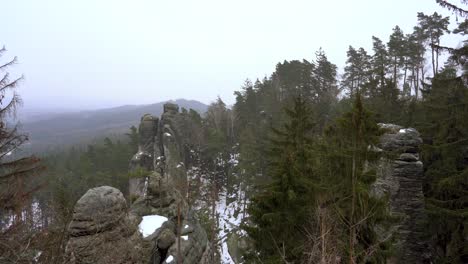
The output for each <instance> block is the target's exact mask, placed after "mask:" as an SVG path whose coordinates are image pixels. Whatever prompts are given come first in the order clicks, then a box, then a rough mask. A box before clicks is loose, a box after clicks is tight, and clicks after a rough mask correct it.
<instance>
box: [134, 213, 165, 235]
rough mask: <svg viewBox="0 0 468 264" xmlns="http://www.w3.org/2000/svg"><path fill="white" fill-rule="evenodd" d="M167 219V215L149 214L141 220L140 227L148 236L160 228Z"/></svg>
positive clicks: (141, 231) (142, 232) (143, 233)
mask: <svg viewBox="0 0 468 264" xmlns="http://www.w3.org/2000/svg"><path fill="white" fill-rule="evenodd" d="M166 221H167V217H164V216H160V215H147V216H143V220H141V223H140V225H139V226H138V229H139V230H140V233H141V234H142V235H143V237H147V236H149V235H151V234H153V233H154V231H156V229H158V228H160V227H161V226H162V224H163V223H164V222H166Z"/></svg>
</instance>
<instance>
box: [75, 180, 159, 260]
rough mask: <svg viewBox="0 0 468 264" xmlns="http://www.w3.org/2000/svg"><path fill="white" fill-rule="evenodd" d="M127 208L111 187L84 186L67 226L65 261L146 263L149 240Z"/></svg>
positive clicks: (118, 192)
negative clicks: (83, 191) (88, 188)
mask: <svg viewBox="0 0 468 264" xmlns="http://www.w3.org/2000/svg"><path fill="white" fill-rule="evenodd" d="M127 209H128V208H127V202H126V201H125V198H124V196H123V195H122V193H121V192H120V191H119V190H117V189H115V188H113V187H109V186H102V187H97V188H93V189H90V190H88V191H87V192H86V194H84V195H83V196H82V197H81V198H80V200H78V202H77V204H76V206H75V208H74V212H73V219H72V221H71V223H70V225H69V228H68V231H69V235H70V239H69V241H68V244H67V248H66V252H67V255H68V258H69V263H71V264H85V263H103V264H105V263H109V264H110V263H128V264H130V263H148V259H149V256H150V252H151V247H150V244H148V243H145V241H143V239H142V238H141V235H140V233H139V232H138V223H139V219H138V217H137V216H135V215H132V214H129V213H128V212H127Z"/></svg>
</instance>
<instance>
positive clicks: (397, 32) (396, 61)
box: [387, 26, 406, 87]
mask: <svg viewBox="0 0 468 264" xmlns="http://www.w3.org/2000/svg"><path fill="white" fill-rule="evenodd" d="M405 42H406V39H405V35H404V34H403V31H402V30H401V28H400V27H399V26H395V28H393V32H392V34H391V35H390V39H389V41H388V44H387V45H388V53H389V54H390V57H391V65H392V66H393V85H394V86H395V87H398V75H399V69H400V67H401V66H402V65H403V61H404V55H405Z"/></svg>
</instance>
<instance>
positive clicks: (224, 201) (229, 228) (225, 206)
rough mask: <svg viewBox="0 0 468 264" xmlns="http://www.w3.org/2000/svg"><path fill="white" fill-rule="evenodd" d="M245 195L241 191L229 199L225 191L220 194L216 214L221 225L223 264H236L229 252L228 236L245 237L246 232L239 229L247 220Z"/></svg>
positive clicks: (219, 234)
mask: <svg viewBox="0 0 468 264" xmlns="http://www.w3.org/2000/svg"><path fill="white" fill-rule="evenodd" d="M243 195H244V193H243V192H242V191H239V192H237V193H235V194H231V195H230V196H229V197H227V194H226V192H225V191H223V192H222V193H220V194H219V200H218V202H217V203H216V213H217V215H218V224H219V233H218V239H219V241H220V243H221V249H220V250H221V252H220V253H221V263H222V264H228V263H229V264H230V263H234V261H233V259H232V257H231V255H230V254H229V251H228V244H227V239H228V235H229V234H232V233H238V234H240V235H244V231H243V230H241V229H240V228H239V227H240V225H241V223H242V220H243V219H244V218H245V216H244V214H243V212H242V211H243V210H242V208H243V205H242V199H243V198H244V196H243ZM229 201H231V202H229Z"/></svg>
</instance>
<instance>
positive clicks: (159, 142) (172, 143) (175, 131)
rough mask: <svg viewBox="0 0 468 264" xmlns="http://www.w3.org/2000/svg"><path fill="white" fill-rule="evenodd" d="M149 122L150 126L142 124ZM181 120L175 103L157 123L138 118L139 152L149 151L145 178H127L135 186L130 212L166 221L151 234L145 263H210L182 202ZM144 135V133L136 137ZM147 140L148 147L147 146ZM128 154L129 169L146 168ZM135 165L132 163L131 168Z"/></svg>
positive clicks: (203, 236) (204, 239) (202, 235)
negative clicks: (149, 252)
mask: <svg viewBox="0 0 468 264" xmlns="http://www.w3.org/2000/svg"><path fill="white" fill-rule="evenodd" d="M147 120H153V121H152V122H153V123H150V122H147ZM184 122H185V119H184V117H183V116H182V114H181V113H179V107H178V106H177V105H176V104H171V103H167V104H165V105H164V113H163V114H162V116H161V119H160V120H159V119H158V118H155V117H150V116H148V115H145V116H144V117H143V118H142V124H141V125H140V129H142V128H151V129H152V130H151V131H150V130H145V129H143V130H141V132H139V133H140V138H142V140H141V143H140V144H141V149H140V150H143V151H144V152H146V153H151V154H150V155H149V156H151V157H152V162H151V166H148V167H144V168H145V169H147V170H150V171H151V172H150V174H149V176H144V177H141V178H137V179H132V181H134V182H138V183H139V184H138V185H136V184H135V185H133V187H134V188H130V190H129V191H130V195H132V196H135V197H137V198H136V200H135V202H134V203H133V204H132V206H131V213H132V214H135V215H138V216H147V215H161V216H165V217H167V218H168V220H167V221H166V223H165V224H164V225H163V226H162V227H161V228H159V229H158V230H156V231H155V232H154V233H153V234H152V235H151V236H149V237H148V238H145V240H149V241H151V242H152V245H153V248H152V252H153V255H152V257H151V261H152V262H151V263H169V262H172V263H178V262H177V261H179V258H180V259H181V260H180V261H181V262H180V263H213V261H212V260H211V256H212V254H211V249H210V246H209V243H208V239H207V235H206V232H205V230H204V229H203V228H202V227H201V225H200V224H199V223H198V221H197V219H196V217H195V216H194V214H193V212H191V211H190V210H189V209H188V206H187V203H186V201H185V198H184V197H185V194H186V192H187V188H186V182H187V181H186V169H185V167H186V158H185V155H186V140H187V139H186V138H185V137H184V136H183V135H184V131H183V128H184V126H185V124H184ZM141 133H144V135H141ZM148 142H150V144H147V143H148ZM139 153H140V151H139V152H138V153H137V154H136V155H135V156H134V158H133V159H132V162H131V167H130V169H131V170H135V169H137V168H138V167H141V165H140V164H146V162H145V161H143V159H142V158H141V157H142V156H141V155H139ZM135 164H137V165H135Z"/></svg>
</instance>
